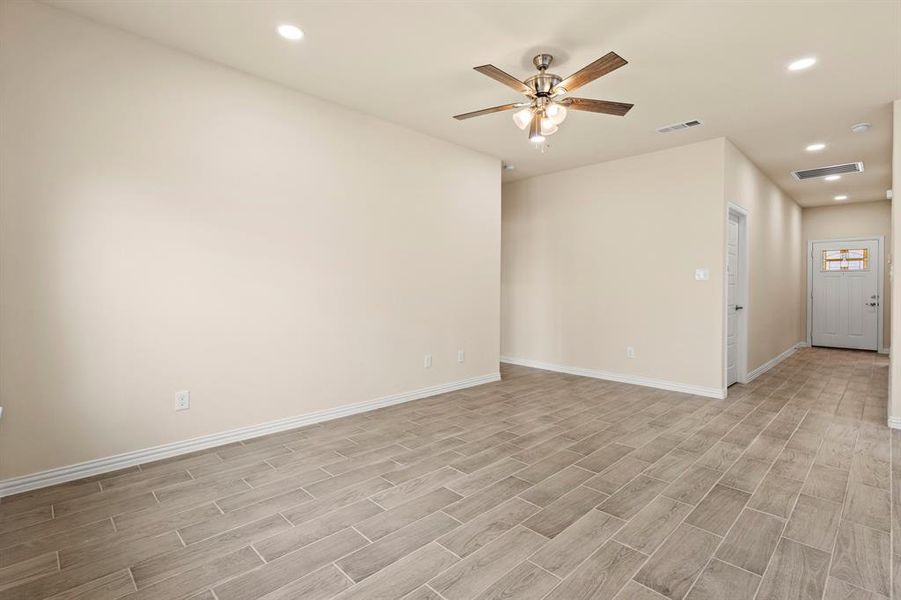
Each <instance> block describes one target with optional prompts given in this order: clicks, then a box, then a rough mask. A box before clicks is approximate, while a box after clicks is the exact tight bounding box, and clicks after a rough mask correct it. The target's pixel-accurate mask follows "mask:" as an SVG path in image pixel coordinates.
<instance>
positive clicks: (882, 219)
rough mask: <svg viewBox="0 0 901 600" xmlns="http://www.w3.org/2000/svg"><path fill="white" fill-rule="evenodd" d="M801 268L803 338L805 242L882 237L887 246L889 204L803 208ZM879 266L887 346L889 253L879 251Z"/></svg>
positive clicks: (889, 327) (889, 337)
mask: <svg viewBox="0 0 901 600" xmlns="http://www.w3.org/2000/svg"><path fill="white" fill-rule="evenodd" d="M803 224H804V239H803V242H802V245H801V246H802V251H803V252H804V263H803V264H804V267H803V269H802V270H801V310H802V315H803V318H804V320H803V321H802V324H803V327H804V339H806V338H807V269H808V266H807V264H808V260H809V257H808V244H807V243H808V242H809V241H811V240H831V239H841V238H850V237H871V236H880V235H882V236H885V246H883V248H891V243H892V241H891V237H892V235H891V234H892V231H891V229H892V228H891V225H892V203H891V202H889V201H887V200H882V201H880V202H856V203H854V204H836V205H830V206H818V207H816V208H805V209H804V217H803ZM882 258H883V260H882V263H883V264H882V269H883V271H882V272H883V274H884V275H885V286H884V288H885V289H884V293H885V298H883V323H882V324H883V336H884V338H883V341H882V345H883V347H886V348H888V347H889V346H890V345H891V312H892V311H891V287H892V286H891V282H890V281H889V276H888V266H889V264H890V256H889V253H888V252H887V251H883V257H882Z"/></svg>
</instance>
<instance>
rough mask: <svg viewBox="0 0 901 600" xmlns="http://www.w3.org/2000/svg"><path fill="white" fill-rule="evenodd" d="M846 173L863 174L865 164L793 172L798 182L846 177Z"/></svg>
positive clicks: (854, 163)
mask: <svg viewBox="0 0 901 600" xmlns="http://www.w3.org/2000/svg"><path fill="white" fill-rule="evenodd" d="M845 173H863V163H862V162H853V163H845V164H843V165H832V166H831V167H819V168H817V169H805V170H803V171H792V175H793V176H794V177H795V179H797V180H798V181H804V180H805V179H816V178H817V177H828V176H829V175H844V174H845Z"/></svg>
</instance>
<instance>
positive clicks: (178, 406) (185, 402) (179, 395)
mask: <svg viewBox="0 0 901 600" xmlns="http://www.w3.org/2000/svg"><path fill="white" fill-rule="evenodd" d="M189 408H191V392H189V391H188V390H182V391H180V392H175V410H188V409H189Z"/></svg>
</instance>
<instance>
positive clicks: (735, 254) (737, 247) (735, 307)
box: [725, 202, 749, 388]
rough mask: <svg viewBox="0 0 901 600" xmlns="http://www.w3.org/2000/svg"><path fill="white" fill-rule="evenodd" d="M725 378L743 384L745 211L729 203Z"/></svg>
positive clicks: (745, 342) (745, 264) (727, 383)
mask: <svg viewBox="0 0 901 600" xmlns="http://www.w3.org/2000/svg"><path fill="white" fill-rule="evenodd" d="M725 284H726V356H725V371H726V373H725V379H726V387H727V388H728V387H729V386H730V385H732V384H733V383H745V382H746V381H747V375H748V362H747V361H748V358H747V347H748V346H747V345H748V309H749V307H748V211H746V210H745V209H744V208H742V207H740V206H738V205H736V204H732V203H731V202H730V203H729V210H728V214H727V218H726V277H725Z"/></svg>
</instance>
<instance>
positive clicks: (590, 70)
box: [556, 52, 629, 92]
mask: <svg viewBox="0 0 901 600" xmlns="http://www.w3.org/2000/svg"><path fill="white" fill-rule="evenodd" d="M627 64H629V63H628V61H627V60H626V59H624V58H623V57H622V56H620V55H619V54H617V53H616V52H608V53H607V54H605V55H604V56H602V57H601V58H599V59H597V60H596V61H594V62H593V63H591V64H590V65H588V66H585V67H582V68H581V69H579V70H578V71H576V72H575V73H573V74H572V75H570V76H569V77H567V78H566V79H564V80H563V81H561V82H560V83H558V84H557V86H556V87H558V88H563V89H565V90H566V91H567V92H573V91H575V90H577V89H578V88H580V87H582V86H583V85H585V84H586V83H589V82H592V81H594V80H595V79H597V78H598V77H603V76H604V75H606V74H607V73H610V72H611V71H615V70H616V69H618V68H620V67H622V66H625V65H627Z"/></svg>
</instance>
